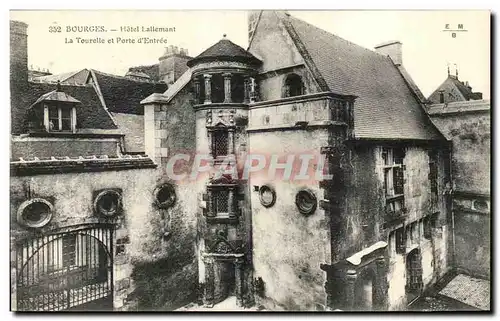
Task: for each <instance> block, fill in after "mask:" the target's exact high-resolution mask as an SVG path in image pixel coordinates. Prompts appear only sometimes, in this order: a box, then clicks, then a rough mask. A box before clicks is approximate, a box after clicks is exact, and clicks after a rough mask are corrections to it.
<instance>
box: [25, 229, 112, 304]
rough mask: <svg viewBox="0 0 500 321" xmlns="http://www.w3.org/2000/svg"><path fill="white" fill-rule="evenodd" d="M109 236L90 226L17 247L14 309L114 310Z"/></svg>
mask: <svg viewBox="0 0 500 321" xmlns="http://www.w3.org/2000/svg"><path fill="white" fill-rule="evenodd" d="M112 233H113V229H112V225H107V224H93V225H85V226H80V227H77V228H73V229H72V230H69V231H59V232H54V233H51V234H48V235H44V236H42V237H39V238H34V239H30V240H26V241H23V242H22V243H20V244H18V247H17V271H18V272H17V310H18V311H61V310H75V309H76V310H80V309H81V310H90V309H97V310H108V309H112V305H113V300H112V298H113V295H112V293H113V277H112V273H113V262H112V250H111V249H112V248H113V247H112V240H113V237H112Z"/></svg>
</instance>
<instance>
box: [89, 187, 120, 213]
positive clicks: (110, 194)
mask: <svg viewBox="0 0 500 321" xmlns="http://www.w3.org/2000/svg"><path fill="white" fill-rule="evenodd" d="M120 208H121V195H120V193H118V192H117V191H112V190H108V191H103V192H101V193H99V195H97V197H96V198H95V201H94V209H95V210H96V212H97V213H99V214H101V215H104V216H107V217H111V216H115V215H116V214H118V212H119V210H120Z"/></svg>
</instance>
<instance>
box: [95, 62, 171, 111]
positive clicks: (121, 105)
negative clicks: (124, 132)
mask: <svg viewBox="0 0 500 321" xmlns="http://www.w3.org/2000/svg"><path fill="white" fill-rule="evenodd" d="M92 72H93V73H94V74H95V77H96V81H97V84H98V87H99V89H100V91H101V93H102V96H103V98H104V102H105V104H106V107H107V109H108V111H110V112H113V113H124V114H136V115H143V114H144V110H143V108H142V107H141V104H140V102H141V100H143V99H144V98H146V97H148V96H149V95H151V94H152V93H154V92H155V91H158V90H161V91H162V92H163V91H165V90H167V85H166V84H163V85H161V84H158V83H153V82H144V81H138V80H133V79H129V78H126V77H121V76H116V75H110V74H106V73H103V72H100V71H97V70H92ZM159 86H162V88H161V89H158V87H159Z"/></svg>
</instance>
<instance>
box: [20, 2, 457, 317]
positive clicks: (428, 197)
mask: <svg viewBox="0 0 500 321" xmlns="http://www.w3.org/2000/svg"><path fill="white" fill-rule="evenodd" d="M20 26H21V27H20ZM22 26H23V25H22V24H16V23H14V27H12V25H11V29H13V30H21V29H22V30H25V27H22ZM18 28H21V29H18ZM23 28H24V29H23ZM248 30H249V47H248V49H246V50H245V49H244V48H241V47H239V46H237V45H236V44H234V43H232V42H231V41H230V40H229V39H227V37H226V36H225V35H224V37H223V38H222V39H221V40H220V41H219V42H217V43H216V44H214V45H213V46H211V47H210V48H208V49H206V50H205V51H204V52H202V53H201V54H200V55H198V56H196V57H194V58H191V57H188V56H187V51H185V50H180V51H179V50H178V49H176V48H175V47H169V48H168V49H167V52H166V54H165V55H164V56H162V58H160V62H159V64H157V65H151V66H140V67H133V68H131V69H130V70H129V72H128V73H127V77H122V78H127V79H128V80H127V81H128V82H127V84H128V85H126V84H124V80H123V79H121V78H120V77H118V78H119V79H117V77H111V76H110V75H106V74H103V73H100V72H97V71H93V70H90V71H88V75H87V76H85V77H83V76H82V74H83V75H85V74H86V72H85V71H81V72H77V73H74V74H72V76H71V75H70V77H69V78H65V79H59V78H57V77H59V76H58V75H48V76H43V77H41V78H44V77H45V80H46V81H45V82H44V81H43V80H42V79H39V80H38V83H35V82H33V81H31V82H29V81H28V79H27V76H26V79H24V78H22V77H20V76H18V75H20V73H19V71H20V70H17V69H16V68H18V69H22V68H24V64H25V63H27V57H25V56H23V55H19V54H18V52H17V51H16V50H18V49H17V48H18V47H17V46H13V43H11V48H14V49H11V50H14V52H13V51H11V60H12V61H13V65H12V66H11V68H12V70H14V74H13V75H15V76H13V75H12V74H11V79H13V80H11V86H12V88H13V89H12V91H13V93H19V96H20V97H24V96H25V95H26V90H27V88H29V86H46V87H47V86H52V87H54V88H53V89H51V90H52V91H51V90H46V91H40V94H39V95H37V96H36V97H34V98H32V99H30V100H23V105H22V106H21V107H23V106H24V107H23V108H24V109H29V110H33V113H32V114H33V115H35V116H36V115H43V117H42V116H39V117H42V118H35V119H38V121H34V125H37V126H38V128H39V134H37V135H38V136H37V137H39V140H40V144H42V143H43V144H48V145H45V147H43V148H41V149H42V150H48V151H51V152H52V150H59V151H60V152H61V155H43V157H48V158H49V160H50V161H49V162H46V163H44V161H45V160H43V161H42V157H41V156H38V155H39V154H37V153H41V151H40V150H38V151H37V152H36V153H35V152H31V154H29V157H28V156H25V153H26V150H30V149H29V148H27V147H24V148H20V149H18V148H17V147H16V144H17V143H18V141H20V140H23V139H25V138H24V136H23V137H20V136H22V135H20V134H21V133H22V134H26V129H25V127H23V126H22V125H19V128H20V132H19V133H17V132H16V133H15V134H14V133H13V137H12V142H13V143H12V151H13V153H14V155H15V156H13V157H12V161H11V169H12V171H13V172H12V173H13V174H12V179H11V193H12V195H11V198H12V204H11V220H12V221H13V222H14V224H13V225H11V235H12V240H13V242H14V243H16V244H18V243H19V244H21V245H16V246H14V247H13V249H15V250H14V252H13V253H12V258H13V259H11V265H12V266H13V267H14V269H15V271H14V272H13V273H14V274H15V275H17V276H16V278H15V280H17V281H15V282H17V283H15V284H13V289H14V290H13V291H17V293H18V294H17V295H14V297H15V298H17V301H18V302H17V306H18V307H19V306H20V305H19V304H20V303H19V302H20V301H19V300H24V301H22V302H23V303H22V304H25V303H24V302H25V301H27V302H29V304H32V305H31V306H30V307H35V306H36V307H38V305H36V304H38V303H36V304H35V303H33V302H35V301H36V300H35V301H33V300H34V299H32V298H31V297H30V296H28V295H27V294H25V293H27V292H28V291H27V290H26V289H25V287H24V284H25V283H26V282H28V284H29V285H30V290H32V289H33V288H37V289H38V290H39V291H41V292H42V293H45V294H47V293H49V294H50V295H52V296H54V295H53V294H57V295H58V296H59V297H61V299H60V300H70V299H68V298H73V297H76V298H77V300H76V302H77V303H78V302H80V301H78V298H79V297H78V295H77V294H75V293H80V292H83V293H90V292H89V291H90V290H88V289H90V288H92V289H94V288H95V289H98V291H101V290H100V289H101V285H100V284H104V283H105V284H107V287H105V288H104V289H105V290H103V291H104V292H102V291H101V292H102V293H105V294H106V295H104V294H103V295H104V296H103V297H102V299H104V298H107V300H111V301H110V302H113V303H112V304H111V305H110V306H109V307H110V308H113V309H115V310H120V309H122V310H134V309H139V310H146V309H154V310H160V309H165V310H170V309H175V308H176V307H178V306H180V305H182V304H183V303H185V302H188V301H189V300H198V301H199V302H200V304H204V305H205V306H213V305H214V304H217V303H219V302H221V301H224V300H225V299H227V298H229V297H232V296H234V297H236V301H237V303H238V305H239V306H242V307H248V306H254V305H256V306H261V307H263V308H264V309H267V310H288V311H289V310H306V311H325V310H336V309H340V310H349V311H350V310H404V309H405V308H406V306H407V305H408V304H409V303H410V302H412V301H413V300H414V299H416V298H418V297H419V296H421V295H422V293H424V291H425V290H426V289H428V288H430V287H431V286H432V285H433V284H435V283H436V282H437V281H438V280H439V279H440V278H441V277H443V276H444V275H445V274H446V273H447V272H449V271H450V270H451V269H452V265H453V259H454V256H453V251H452V249H453V246H456V244H457V243H456V239H455V242H454V238H453V237H451V235H453V233H452V232H451V228H452V226H453V224H454V223H453V221H452V216H451V209H452V206H455V205H452V197H451V195H450V191H451V186H452V176H451V174H450V173H451V171H452V168H451V167H453V164H451V163H450V159H451V152H452V149H451V145H450V142H449V140H448V139H447V137H446V136H445V135H443V134H442V133H441V131H440V130H438V128H436V125H435V120H434V116H433V119H432V120H431V117H430V116H429V114H428V113H427V110H426V109H425V107H424V103H425V102H426V100H425V98H424V97H423V96H422V94H421V92H420V91H419V90H418V87H417V86H416V85H415V83H414V82H413V80H412V79H411V77H410V76H409V74H408V72H407V71H406V70H405V69H404V66H403V56H402V44H401V43H400V42H397V41H393V42H388V43H385V44H381V45H379V46H377V47H376V48H375V50H374V51H372V50H368V49H365V48H362V47H360V46H358V45H355V44H353V43H351V42H349V41H346V40H344V39H342V38H340V37H337V36H335V35H333V34H330V33H328V32H326V31H324V30H321V29H319V28H317V27H315V26H312V25H310V24H308V23H306V22H304V21H301V20H299V19H296V18H294V17H293V16H291V15H289V14H287V13H285V12H281V11H255V12H250V13H249V21H248ZM15 34H16V36H15V37H20V38H22V39H25V38H24V37H25V35H24V34H22V32H17V33H15ZM18 40H19V39H18ZM11 41H12V40H11ZM14 41H15V42H16V43H18V42H17V41H16V40H14ZM23 70H24V69H23ZM48 77H52V78H49V79H56V78H57V80H59V85H58V86H55V84H53V83H48V82H47V79H48ZM54 77H55V78H54ZM68 79H73V80H68ZM80 79H85V80H84V81H83V83H81V84H80V82H81V81H80ZM159 80H163V81H165V82H167V83H169V87H168V89H167V90H166V91H165V90H164V89H163V90H161V89H159V87H158V84H157V81H159ZM65 82H66V83H65ZM70 83H73V84H70ZM76 83H78V84H76ZM113 84H116V85H113ZM23 86H24V87H23ZM141 86H144V88H146V89H145V91H141V95H142V97H140V99H138V94H137V93H138V92H139V91H138V88H143V87H141ZM74 87H75V88H83V89H84V90H86V91H89V92H90V93H91V94H92V95H93V96H95V97H96V99H95V100H96V103H87V100H86V99H83V98H82V97H81V96H79V95H78V94H77V91H76V90H74V89H73V88H74ZM17 88H21V89H17ZM23 88H24V91H23ZM47 88H48V87H47ZM116 88H121V89H120V90H122V91H124V92H123V94H121V95H120V96H125V97H128V98H126V99H123V100H120V99H116V98H113V97H115V96H116V95H113V92H114V90H118V89H116ZM148 88H149V89H148ZM83 89H82V90H83ZM147 91H149V92H147ZM146 92H147V93H146ZM53 101H56V105H57V108H59V109H57V113H55V112H54V114H51V113H50V110H51V107H50V106H49V105H50V104H51V103H52V102H53ZM130 101H133V102H134V103H130ZM139 101H140V102H139ZM17 103H18V102H17V101H16V100H14V101H13V103H12V105H13V108H16V107H15V106H16V104H17ZM46 105H47V108H46ZM63 105H67V107H63ZM82 105H84V106H85V108H80V107H81V106H82ZM89 106H90V107H89ZM63 108H67V109H63ZM90 108H96V109H95V110H96V111H98V112H99V113H100V114H102V115H103V117H104V116H105V118H106V117H107V118H106V119H107V120H106V121H109V127H110V128H107V127H106V128H100V127H96V128H100V130H101V132H100V134H99V135H97V132H96V131H95V129H96V128H94V127H92V126H94V125H92V124H91V125H89V126H90V127H91V128H92V129H93V134H92V135H94V136H92V139H95V140H92V141H91V143H87V141H88V140H89V139H91V138H89V137H90V136H88V135H90V134H89V133H87V134H86V135H87V136H82V135H83V133H82V132H81V131H82V129H81V126H80V127H79V126H77V124H83V123H85V121H86V119H87V117H83V118H82V120H79V118H78V117H79V115H80V113H79V110H80V109H81V110H89V109H90ZM45 110H47V116H45ZM59 110H60V111H59ZM84 113H85V112H84ZM27 114H29V113H22V114H20V115H17V114H16V115H15V116H13V117H15V119H13V124H14V123H15V121H14V120H23V119H24V118H23V117H27V116H26V115H27ZM30 115H31V114H30ZM51 115H52V116H53V117H52V116H51ZM82 115H83V114H82ZM431 115H432V113H431ZM56 116H57V117H56ZM66 116H67V117H66ZM75 117H76V119H77V120H76V121H74V119H75ZM80 117H82V116H80ZM51 120H53V121H52V124H53V125H51ZM433 121H434V122H433ZM56 123H57V126H59V127H58V128H60V129H66V127H68V126H69V127H68V128H69V129H70V131H71V133H66V136H69V137H70V138H65V139H72V138H75V137H78V139H75V144H82V145H78V146H79V147H77V148H76V150H77V151H78V153H79V154H78V155H76V154H75V155H66V154H67V151H65V150H64V149H60V148H56V147H55V146H54V145H51V144H52V143H50V142H51V141H52V140H51V139H53V137H50V139H49V138H48V137H47V132H50V131H51V128H54V127H53V126H55V124H56ZM66 123H68V124H69V125H65V124H66ZM102 123H104V120H99V121H97V124H102ZM137 123H141V124H139V125H134V124H137ZM51 126H52V127H51ZM65 126H66V127H65ZM35 127H36V126H35ZM16 128H17V127H16ZM134 128H135V129H134ZM63 131H64V130H63ZM102 131H104V132H102ZM111 131H114V132H111ZM40 132H43V133H44V134H43V135H42V134H41V133H40ZM104 134H106V135H111V136H106V135H104ZM103 135H104V136H103ZM113 135H114V136H113ZM28 136H29V135H28ZM49 136H50V135H49ZM111 137H115V138H113V139H114V140H113V139H112V138H111ZM134 137H135V138H134ZM141 139H142V140H141ZM85 144H88V148H87V147H86V146H87V145H85ZM141 144H142V145H141ZM32 145H33V144H32ZM32 145H30V146H32ZM47 146H48V147H47ZM75 146H76V145H75ZM80 146H81V147H80ZM96 146H100V147H98V149H99V150H97V151H96V150H95V149H96V148H97V147H96ZM130 146H135V149H132V148H131V147H130ZM137 146H139V147H137ZM141 149H142V150H141ZM16 153H17V154H16ZM82 153H85V154H82ZM97 154H99V155H104V154H105V155H107V156H106V157H104V156H96V155H97ZM40 155H41V154H40ZM146 155H147V156H146ZM52 156H53V157H52ZM66 156H68V157H66ZM35 157H36V158H35ZM58 157H59V158H64V159H61V160H59V159H58ZM75 157H76V158H75ZM27 159H29V160H28V161H27ZM249 160H250V161H249ZM254 161H255V162H254ZM51 162H52V163H51ZM26 163H28V165H26ZM39 163H43V164H44V165H43V166H42V165H40V164H39ZM73 163H74V164H73ZM304 164H306V165H304ZM259 165H262V166H259ZM66 168H68V170H66ZM77 168H78V169H77ZM193 169H195V170H194V171H193ZM200 169H203V170H200ZM221 169H222V170H221ZM270 173H273V175H271V174H270ZM274 174H276V175H274ZM106 191H107V193H108V194H109V195H112V196H113V197H114V199H115V201H114V203H113V202H111V203H108V202H107V201H106V202H105V203H106V204H107V206H108V207H106V206H104V205H100V204H101V203H99V202H100V201H99V200H100V199H102V197H105V196H106V195H108V194H106ZM102 193H104V194H102ZM99 197H100V198H99ZM106 197H107V196H106ZM33 199H36V200H42V201H40V202H41V205H37V206H38V207H44V206H45V207H44V208H45V209H46V212H47V209H50V211H49V212H50V213H51V218H50V219H46V220H47V222H44V224H41V223H40V224H41V225H42V226H39V227H37V226H35V227H30V228H28V229H26V228H25V227H23V226H26V224H25V225H23V222H25V221H26V220H29V218H26V219H25V218H24V216H23V214H22V213H24V212H23V211H25V210H26V208H28V209H29V206H30V204H32V203H30V202H33ZM105 200H106V198H105ZM26 202H27V203H26ZM102 202H103V201H102ZM33 204H35V203H33ZM36 204H38V203H36ZM109 204H111V205H109ZM103 206H104V207H103ZM111 210H114V211H115V212H114V213H116V214H113V215H111V214H109V212H110V211H111ZM19 211H20V212H19ZM18 213H21V214H20V218H19V214H18ZM106 213H108V214H106ZM28 216H29V215H28ZM23 220H24V221H23ZM15 222H18V223H19V222H20V223H19V224H20V225H19V227H18V225H17V223H15ZM81 224H90V225H81ZM35 225H36V224H35ZM76 226H78V227H76ZM68 231H69V232H68ZM64 233H69V234H70V235H71V237H72V238H71V240H69V238H68V240H66V238H67V237H66V235H67V234H64ZM73 236H74V237H73ZM33 240H35V241H33ZM23 242H24V243H23ZM33 242H35V243H33ZM38 242H41V243H38ZM22 244H27V245H22ZM46 244H48V245H49V248H50V247H51V248H50V249H51V250H49V251H48V253H51V254H50V255H52V256H50V257H49V256H47V255H46V254H38V253H45V252H44V251H42V252H40V251H37V250H36V249H39V248H42V249H43V248H45V247H44V246H46ZM94 244H97V245H94ZM54 247H55V248H56V250H53V249H52V248H54ZM18 253H21V254H18ZM35 253H36V254H35ZM69 253H77V254H81V253H83V254H81V255H80V256H78V255H76V256H75V255H70V254H69ZM26 258H28V259H26ZM33 258H36V259H35V260H33ZM54 258H55V259H54ZM455 259H456V258H455ZM26 260H28V261H29V262H30V263H28V264H27V263H26V262H27V261H26ZM30 260H33V261H30ZM45 261H47V262H49V261H50V262H53V261H55V262H56V263H54V264H52V266H50V267H49V266H47V267H43V268H42V270H43V273H40V272H36V273H35V274H33V272H31V271H32V270H33V271H34V270H35V269H36V268H38V267H39V266H45V265H44V264H45V263H43V262H45ZM61 262H62V263H61ZM24 269H27V270H26V272H24ZM89 271H90V272H89ZM30 273H31V276H30ZM54 273H56V274H54ZM57 273H60V275H64V276H65V278H66V279H68V280H70V281H68V282H67V283H64V282H63V283H62V285H61V284H55V283H54V282H55V281H54V280H53V278H51V277H50V276H51V275H59V274H57ZM26 275H27V276H26ZM47 277H48V279H49V280H52V281H45V280H44V279H43V278H47ZM66 279H64V280H66ZM74 280H79V282H80V281H81V280H85V282H87V283H84V282H83V281H81V282H80V283H78V282H76V283H75V282H74ZM92 280H95V282H94V281H92ZM44 282H45V283H44ZM47 282H48V283H47ZM50 282H52V283H50ZM82 282H83V283H82ZM92 282H94V283H92ZM56 283H57V282H56ZM69 284H77V285H82V284H84V285H82V286H79V287H78V286H69ZM96 284H97V285H96ZM78 291H80V292H78ZM92 291H94V290H92ZM96 291H97V290H96ZM106 291H107V292H106ZM101 292H99V293H101ZM19 293H20V294H19ZM92 293H93V292H92ZM47 296H49V295H48V294H47ZM41 298H45V297H44V296H41ZM99 298H101V297H99ZM110 298H111V299H110ZM94 301H95V300H91V302H90V301H89V302H85V304H94V305H96V304H97V303H96V302H94ZM36 302H38V301H36ZM77 303H75V304H73V305H69V306H68V305H66V306H64V305H60V306H61V309H67V308H74V307H75V306H79V304H77ZM26 304H28V303H26ZM33 304H35V305H33ZM40 306H42V307H44V309H49V310H50V309H51V308H50V307H51V306H50V304H49V305H47V304H45V305H44V304H41V305H40ZM87 306H89V305H87ZM80 307H81V306H80ZM29 309H31V308H29ZM33 309H40V308H33Z"/></svg>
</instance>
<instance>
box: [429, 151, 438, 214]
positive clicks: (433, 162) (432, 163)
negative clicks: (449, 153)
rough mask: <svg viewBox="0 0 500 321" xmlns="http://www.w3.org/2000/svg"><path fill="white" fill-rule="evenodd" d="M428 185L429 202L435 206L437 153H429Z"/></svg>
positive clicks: (436, 196) (436, 197) (436, 195)
mask: <svg viewBox="0 0 500 321" xmlns="http://www.w3.org/2000/svg"><path fill="white" fill-rule="evenodd" d="M429 183H430V187H431V202H432V203H433V204H435V203H436V202H437V199H438V153H437V151H436V150H430V151H429Z"/></svg>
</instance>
